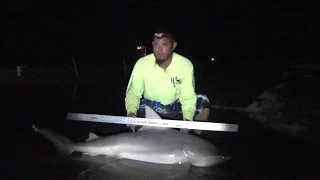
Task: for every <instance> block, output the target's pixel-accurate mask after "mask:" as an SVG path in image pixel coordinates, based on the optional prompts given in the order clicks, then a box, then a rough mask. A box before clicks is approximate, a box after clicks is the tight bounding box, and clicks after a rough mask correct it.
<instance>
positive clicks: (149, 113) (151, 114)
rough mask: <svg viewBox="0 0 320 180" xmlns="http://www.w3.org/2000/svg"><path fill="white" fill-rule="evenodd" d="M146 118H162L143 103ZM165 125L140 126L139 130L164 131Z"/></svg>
mask: <svg viewBox="0 0 320 180" xmlns="http://www.w3.org/2000/svg"><path fill="white" fill-rule="evenodd" d="M145 113H146V118H149V119H162V118H161V117H160V116H159V115H158V114H157V113H156V112H155V111H154V110H153V109H152V108H150V107H149V106H147V105H145ZM168 129H169V128H166V127H157V126H142V127H141V128H140V129H139V131H164V130H168Z"/></svg>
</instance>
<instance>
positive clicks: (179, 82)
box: [171, 76, 181, 87]
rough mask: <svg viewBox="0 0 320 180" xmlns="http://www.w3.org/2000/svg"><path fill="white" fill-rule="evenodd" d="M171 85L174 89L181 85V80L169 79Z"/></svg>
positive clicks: (176, 78)
mask: <svg viewBox="0 0 320 180" xmlns="http://www.w3.org/2000/svg"><path fill="white" fill-rule="evenodd" d="M171 83H172V84H173V87H176V85H178V84H181V79H179V78H178V77H177V76H176V77H172V78H171Z"/></svg>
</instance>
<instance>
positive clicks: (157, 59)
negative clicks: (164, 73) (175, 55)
mask: <svg viewBox="0 0 320 180" xmlns="http://www.w3.org/2000/svg"><path fill="white" fill-rule="evenodd" d="M170 57H172V54H169V55H168V56H166V57H165V58H161V59H159V58H157V57H156V63H157V64H158V65H159V66H160V65H162V64H163V63H164V62H166V61H167V60H168V59H169V58H170Z"/></svg>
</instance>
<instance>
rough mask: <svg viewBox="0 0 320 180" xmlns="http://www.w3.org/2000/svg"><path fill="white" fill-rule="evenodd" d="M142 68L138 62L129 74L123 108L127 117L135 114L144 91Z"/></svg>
mask: <svg viewBox="0 0 320 180" xmlns="http://www.w3.org/2000/svg"><path fill="white" fill-rule="evenodd" d="M142 73H143V67H141V63H140V62H139V61H138V62H137V63H136V64H135V66H134V68H133V70H132V73H131V76H130V80H129V83H128V86H127V90H126V97H125V107H126V110H127V115H129V114H130V113H131V114H132V113H133V114H135V115H136V113H137V110H138V109H139V105H140V99H141V97H142V94H143V91H144V80H143V74H142Z"/></svg>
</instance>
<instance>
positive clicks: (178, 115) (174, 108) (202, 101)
mask: <svg viewBox="0 0 320 180" xmlns="http://www.w3.org/2000/svg"><path fill="white" fill-rule="evenodd" d="M145 105H147V106H149V107H151V108H152V109H153V110H154V111H155V112H157V113H158V114H159V116H160V117H161V118H162V119H170V120H182V119H183V116H182V111H181V103H180V102H179V101H178V100H177V101H176V102H174V103H172V104H169V105H163V104H161V103H159V102H155V101H150V100H148V99H142V100H141V101H140V107H139V109H138V111H137V117H141V118H145ZM205 108H210V101H209V99H208V97H207V96H206V95H203V94H197V104H196V110H195V115H197V114H199V113H200V112H201V111H202V110H203V109H205Z"/></svg>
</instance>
